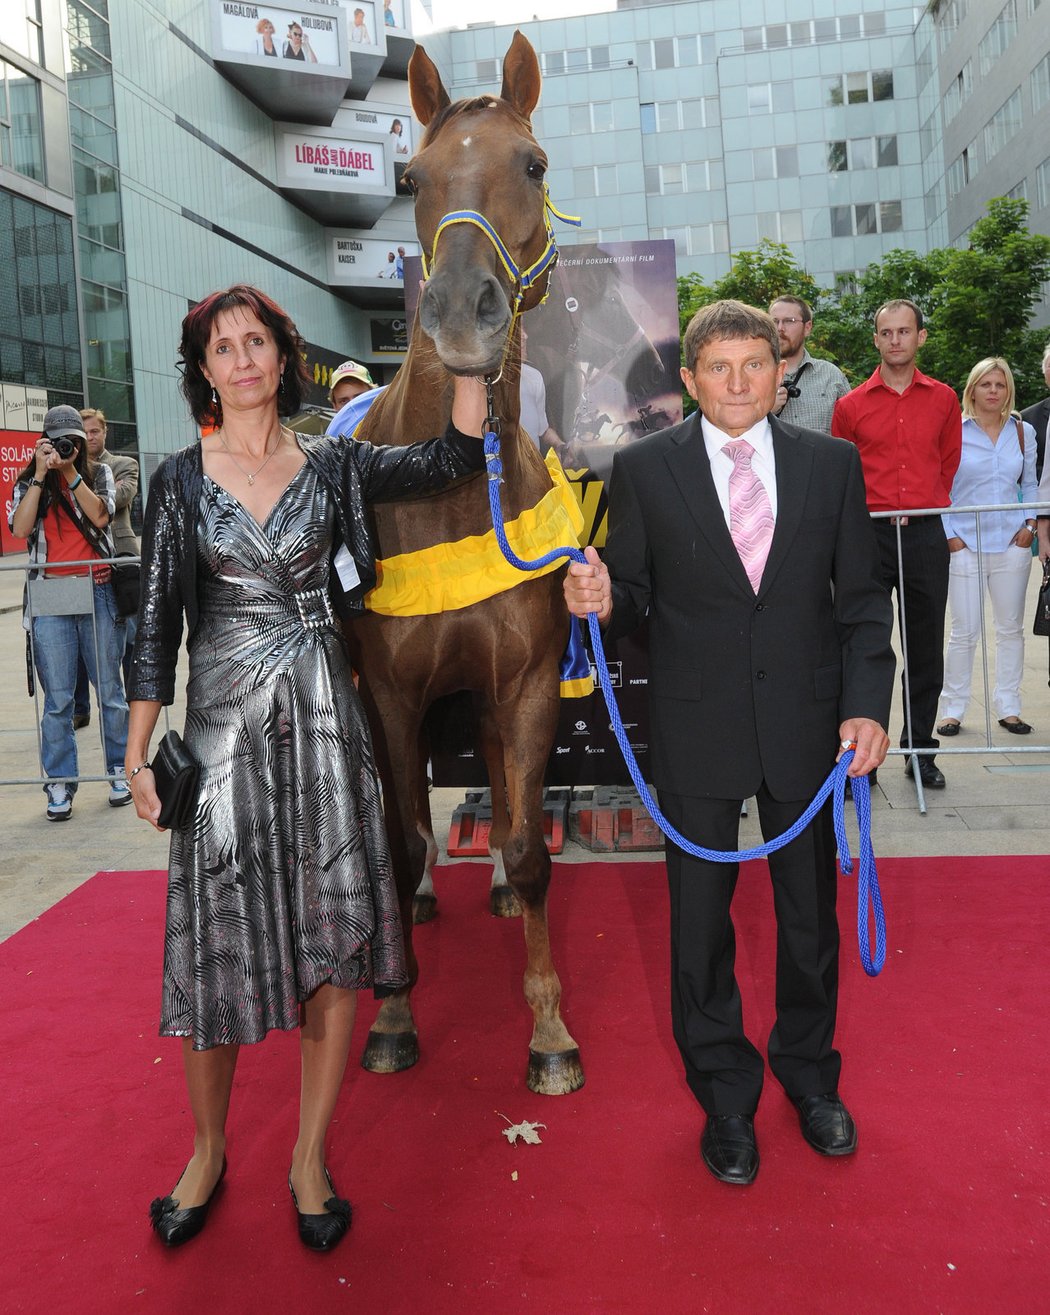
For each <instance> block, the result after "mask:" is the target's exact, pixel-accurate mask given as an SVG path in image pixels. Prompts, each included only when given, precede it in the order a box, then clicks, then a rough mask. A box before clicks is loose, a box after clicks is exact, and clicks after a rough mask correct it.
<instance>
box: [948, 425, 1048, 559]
mask: <svg viewBox="0 0 1050 1315" xmlns="http://www.w3.org/2000/svg"><path fill="white" fill-rule="evenodd" d="M1021 427H1022V429H1023V431H1024V460H1023V461H1022V460H1021V445H1020V443H1018V441H1017V425H1016V424H1015V423H1014V418H1013V416H1009V417H1008V418H1007V421H1006V424H1004V425H1003V427H1002V430H1001V431H1000V433H999V437H998V438H997V439H996V441H995V442H994V443H993V442H992V440H991V439H990V438H989V437H988V435H987V434H986V433H985V432H984V430H983V429H982V428H981V426H980V425H979V424H978V423H977V421H976V420H973V419H970V418H967V419H966V420H964V421H963V427H962V455H961V457H960V460H959V469H958V470H957V471H956V473H955V479H954V480H953V481H952V502H953V504H954V505H955V506H957V507H979V506H981V504H982V503H996V502H1012V501H1013V500H1014V499H1015V498H1016V497H1017V488H1018V485H1020V488H1021V499H1022V501H1024V502H1036V501H1038V489H1037V487H1036V482H1035V452H1036V448H1035V430H1034V429H1033V428H1032V426H1031V425H1030V424H1028V422H1027V421H1024V422H1023V423H1022V426H1021ZM980 515H981V547H982V548H983V549H984V551H985V552H1005V551H1006V550H1007V548H1009V546H1010V542H1011V540H1012V539H1013V537H1014V535H1015V534H1016V533H1017V531H1018V530H1019V529H1021V528H1022V527H1023V526H1024V523H1025V520H1026V519H1027V520H1035V518H1036V516H1037V515H1038V513H1037V512H1035V511H1028V512H1026V511H1022V509H1021V508H1020V507H1018V508H1017V510H1016V511H985V512H981V513H980ZM942 520H943V521H944V532H945V534H946V535H947V536H948V538H949V539H951V538H957V539H962V541H963V543H965V544H966V546H967V548H969V549H970V550H971V551H972V552H976V551H977V525H976V521H977V513H976V512H969V513H960V512H946V513H945V515H944V516H943V517H942Z"/></svg>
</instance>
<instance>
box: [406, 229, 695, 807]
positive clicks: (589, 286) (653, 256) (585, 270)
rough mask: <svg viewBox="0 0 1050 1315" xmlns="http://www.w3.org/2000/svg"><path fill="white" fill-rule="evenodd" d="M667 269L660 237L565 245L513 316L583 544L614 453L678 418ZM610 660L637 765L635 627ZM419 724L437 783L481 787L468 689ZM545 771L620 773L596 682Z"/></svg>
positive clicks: (644, 759) (580, 775)
mask: <svg viewBox="0 0 1050 1315" xmlns="http://www.w3.org/2000/svg"><path fill="white" fill-rule="evenodd" d="M419 272H420V266H419V263H418V262H411V261H409V262H406V278H405V289H406V311H407V315H408V320H409V323H411V321H412V317H413V316H414V314H415V302H416V300H417V296H418V290H417V283H418V278H419ZM676 273H677V271H676V267H675V254H674V243H673V242H672V241H669V240H659V241H645V242H603V243H595V244H588V245H580V246H566V247H563V249H562V252H561V256H560V259H559V262H558V265H557V267H556V269H555V270H554V273H553V275H552V277H551V280H550V284H549V292H548V297H547V300H546V301H545V302H544V304H543V305H541V306H538V307H536V309H535V310H532V311H529V312H528V313H527V314H526V315H525V317H524V320H523V327H524V341H525V350H524V360H525V363H526V365H530V366H532V367H533V368H534V369H536V370H537V371H538V372H539V375H540V378H541V379H542V391H543V394H544V395H545V401H546V421H547V426H548V428H547V432H546V437H545V439H544V443H543V446H544V448H546V447H548V446H551V445H553V446H555V447H556V448H557V449H558V452H559V455H560V457H561V460H562V465H563V466H564V468H565V471H566V474H567V476H568V478H569V481H570V485H571V487H572V489H573V491H574V492H575V494H576V496H577V497H578V499H579V501H580V506H581V507H582V509H583V513H584V531H583V536H582V537H583V542H584V543H590V544H593V545H594V546H595V547H596V548H597V549H598V550H599V552H600V551H601V550H602V548H603V547H604V546H605V538H606V532H607V528H608V526H607V515H608V499H607V494H606V484H607V482H608V477H609V474H610V472H611V469H612V460H613V455H614V454H615V452H616V451H617V450H618V449H619V448H620V447H623V446H624V445H626V444H628V443H634V442H637V441H638V440H639V439H642V438H644V437H645V436H646V434H649V433H653V432H655V431H656V430H659V429H665V428H666V427H667V426H668V425H672V424H677V423H678V422H679V421H681V419H682V391H681V381H680V377H679V373H678V371H679V363H680V355H679V352H680V346H679V333H678V292H677V279H676ZM540 423H541V424H542V421H541V422H540ZM534 437H536V438H539V437H540V435H538V434H537V435H535V436H534ZM584 629H585V630H586V626H585V627H584ZM609 662H610V669H611V674H612V680H613V686H614V688H615V689H616V692H617V698H618V701H619V704H620V711H621V715H622V717H623V721H624V725H625V728H626V730H627V738H628V741H629V742H630V743H631V745H632V747H633V748H634V750H635V753H636V756H637V758H638V761H639V764H640V766H641V769H642V772H643V774H644V772H645V770H646V767H647V764H648V740H649V735H648V722H649V718H648V661H647V653H646V646H645V636H644V634H642V633H639V634H636V635H634V636H631V637H629V638H628V639H626V640H623V641H621V642H620V644H619V645H618V649H617V652H616V653H614V654H610V655H609ZM428 725H429V729H430V733H431V742H432V749H431V756H432V759H433V767H434V771H433V779H434V781H435V783H436V784H439V785H449V786H477V785H483V784H484V783H485V773H484V766H483V764H482V762H481V758H480V754H478V753H477V751H476V748H475V741H474V727H473V714H472V710H471V704H470V700H469V698H463V699H459V698H457V699H454V700H451V701H443V703H442V705H441V706H439V707H437V708H435V710H434V713H433V715H432V717H431V718H429V719H428ZM545 780H546V782H547V784H548V785H626V784H629V783H630V777H629V776H628V773H627V768H626V766H625V765H624V762H623V757H622V755H621V752H620V748H619V745H618V744H617V742H616V738H615V736H614V735H613V732H612V729H611V726H610V722H609V715H608V712H607V710H606V707H605V700H604V698H603V697H602V694H601V692H600V691H599V690H598V689H597V688H596V689H595V692H594V694H592V695H590V696H588V697H586V698H582V699H563V700H562V705H561V717H560V721H559V725H558V733H557V736H556V739H555V743H554V748H553V750H552V753H551V758H550V761H549V763H548V769H547V774H546V777H545Z"/></svg>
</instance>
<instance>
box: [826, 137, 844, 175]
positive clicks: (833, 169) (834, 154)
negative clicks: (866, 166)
mask: <svg viewBox="0 0 1050 1315" xmlns="http://www.w3.org/2000/svg"><path fill="white" fill-rule="evenodd" d="M848 168H849V162H848V160H847V157H846V143H845V142H828V173H842V172H843V171H844V170H845V169H848Z"/></svg>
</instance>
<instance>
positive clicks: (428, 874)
mask: <svg viewBox="0 0 1050 1315" xmlns="http://www.w3.org/2000/svg"><path fill="white" fill-rule="evenodd" d="M429 755H430V747H429V745H428V744H427V741H426V736H425V735H424V734H423V733H422V731H421V732H420V739H419V770H418V772H417V773H416V833H417V834H418V835H419V836H420V837H421V838H422V841H423V843H424V845H426V855H425V857H424V859H423V875H422V877H421V878H420V880H419V885H418V886H417V887H416V893H415V895H414V896H413V897H412V921H413V922H414V923H415V925H416V926H417V927H418V926H419V925H420V924H421V923H424V922H429V921H430V920H431V918H436V917H437V911H438V908H437V894H436V892H435V890H434V876H433V873H434V864H435V863H436V862H437V858H438V845H437V841H436V840H435V839H434V823H433V821H432V820H431V815H430V794H429V790H428V786H427V759H428V757H429Z"/></svg>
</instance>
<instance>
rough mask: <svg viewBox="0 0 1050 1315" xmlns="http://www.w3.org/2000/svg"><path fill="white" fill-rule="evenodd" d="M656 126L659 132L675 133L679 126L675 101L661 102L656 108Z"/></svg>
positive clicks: (679, 121)
mask: <svg viewBox="0 0 1050 1315" xmlns="http://www.w3.org/2000/svg"><path fill="white" fill-rule="evenodd" d="M656 125H657V130H658V131H659V132H677V131H678V129H679V127H680V126H681V120H680V119H679V116H678V102H677V101H676V100H662V101H658V102H657V106H656Z"/></svg>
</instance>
